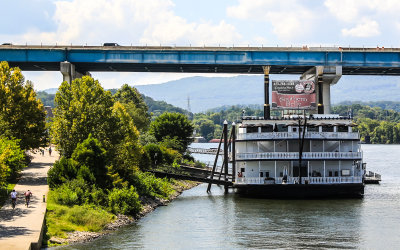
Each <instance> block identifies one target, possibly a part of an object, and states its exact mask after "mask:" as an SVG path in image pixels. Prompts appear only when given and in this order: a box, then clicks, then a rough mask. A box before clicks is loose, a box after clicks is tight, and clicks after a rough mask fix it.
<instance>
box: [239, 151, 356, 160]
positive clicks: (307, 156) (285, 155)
mask: <svg viewBox="0 0 400 250" xmlns="http://www.w3.org/2000/svg"><path fill="white" fill-rule="evenodd" d="M302 158H303V159H304V160H311V159H333V160H344V159H361V158H362V152H303V154H302ZM296 159H299V152H262V153H238V154H236V160H296Z"/></svg>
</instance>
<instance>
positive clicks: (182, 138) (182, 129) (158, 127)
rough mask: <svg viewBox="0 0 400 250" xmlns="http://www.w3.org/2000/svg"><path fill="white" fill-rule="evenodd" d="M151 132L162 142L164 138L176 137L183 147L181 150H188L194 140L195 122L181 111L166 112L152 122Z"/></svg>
mask: <svg viewBox="0 0 400 250" xmlns="http://www.w3.org/2000/svg"><path fill="white" fill-rule="evenodd" d="M150 132H151V133H152V134H153V135H154V136H155V137H156V139H157V141H159V142H161V141H163V140H164V139H168V138H169V139H176V140H178V141H179V142H180V143H181V145H182V147H181V148H180V150H179V151H180V152H184V151H186V149H187V147H188V145H189V144H190V143H191V142H192V140H193V139H192V135H193V124H192V123H191V122H190V121H189V120H188V119H187V117H186V116H185V115H183V114H180V113H164V114H162V115H160V116H159V117H157V118H156V119H155V120H154V121H153V122H152V123H151V124H150Z"/></svg>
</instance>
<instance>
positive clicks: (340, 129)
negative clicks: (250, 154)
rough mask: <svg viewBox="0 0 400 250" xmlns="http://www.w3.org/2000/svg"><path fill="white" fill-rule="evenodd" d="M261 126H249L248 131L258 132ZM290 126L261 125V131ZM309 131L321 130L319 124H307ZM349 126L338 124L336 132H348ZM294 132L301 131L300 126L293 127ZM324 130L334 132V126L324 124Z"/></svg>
mask: <svg viewBox="0 0 400 250" xmlns="http://www.w3.org/2000/svg"><path fill="white" fill-rule="evenodd" d="M258 128H259V127H247V128H246V132H247V133H258ZM288 131H289V127H288V126H286V125H277V126H261V133H268V132H288ZM302 131H303V128H302V127H301V128H300V132H302ZM306 131H307V132H319V126H318V127H316V126H307V130H306ZM348 131H349V128H348V127H347V126H337V130H336V132H348ZM292 132H299V131H298V127H293V128H292ZM322 132H334V126H322Z"/></svg>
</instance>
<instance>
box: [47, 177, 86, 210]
mask: <svg viewBox="0 0 400 250" xmlns="http://www.w3.org/2000/svg"><path fill="white" fill-rule="evenodd" d="M89 190H90V189H89V187H88V186H87V185H86V183H85V181H84V180H83V179H74V180H72V181H67V182H66V183H64V184H62V185H61V186H59V187H58V188H56V189H54V191H53V198H54V201H55V202H56V203H57V204H61V205H67V206H73V205H82V204H84V203H85V202H87V200H88V199H89V195H90V191H89ZM88 191H89V192H88Z"/></svg>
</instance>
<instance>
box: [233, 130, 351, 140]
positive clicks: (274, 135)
mask: <svg viewBox="0 0 400 250" xmlns="http://www.w3.org/2000/svg"><path fill="white" fill-rule="evenodd" d="M298 138H299V133H298V132H268V133H239V134H238V135H237V140H281V139H298ZM304 138H305V139H321V140H329V139H341V140H358V139H359V134H358V133H357V132H306V133H305V135H304Z"/></svg>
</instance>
